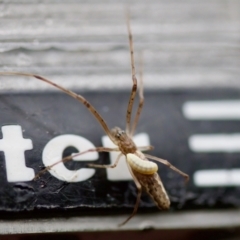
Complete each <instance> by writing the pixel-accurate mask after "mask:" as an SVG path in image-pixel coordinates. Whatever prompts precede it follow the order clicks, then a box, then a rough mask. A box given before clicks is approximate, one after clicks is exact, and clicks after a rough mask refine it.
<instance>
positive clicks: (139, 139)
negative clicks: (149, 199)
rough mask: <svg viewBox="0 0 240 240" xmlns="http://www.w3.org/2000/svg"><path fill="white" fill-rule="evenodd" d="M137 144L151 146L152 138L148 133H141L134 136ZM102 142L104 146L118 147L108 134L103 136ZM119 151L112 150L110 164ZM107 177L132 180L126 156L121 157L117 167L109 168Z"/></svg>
mask: <svg viewBox="0 0 240 240" xmlns="http://www.w3.org/2000/svg"><path fill="white" fill-rule="evenodd" d="M133 140H134V142H135V144H136V145H137V146H149V145H150V140H149V136H148V134H146V133H140V134H137V135H135V136H134V137H133ZM102 144H103V146H104V147H116V145H115V144H114V143H113V142H112V141H111V140H110V139H109V137H108V136H104V137H102ZM118 155H119V152H110V153H109V156H110V164H114V162H115V160H116V158H117V156H118ZM107 179H108V180H110V181H128V180H132V176H131V174H130V172H129V170H128V168H127V164H126V163H125V156H122V157H121V158H120V161H119V163H118V165H117V167H116V168H107Z"/></svg>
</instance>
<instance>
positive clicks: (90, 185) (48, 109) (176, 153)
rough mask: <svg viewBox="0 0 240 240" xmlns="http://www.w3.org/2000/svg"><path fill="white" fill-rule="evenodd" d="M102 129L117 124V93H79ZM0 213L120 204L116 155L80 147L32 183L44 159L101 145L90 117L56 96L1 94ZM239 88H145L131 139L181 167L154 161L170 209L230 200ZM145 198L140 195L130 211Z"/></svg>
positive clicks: (236, 170) (120, 103)
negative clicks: (69, 158)
mask: <svg viewBox="0 0 240 240" xmlns="http://www.w3.org/2000/svg"><path fill="white" fill-rule="evenodd" d="M81 94H82V95H84V97H85V98H86V99H88V100H89V101H90V102H91V103H92V104H93V105H94V106H95V108H96V109H97V110H98V111H99V113H100V114H101V115H102V116H103V118H104V119H105V120H106V122H107V123H108V125H109V127H110V128H112V127H115V126H119V127H121V128H123V129H125V118H126V116H125V115H126V108H127V103H128V98H129V93H127V92H86V93H81ZM0 111H1V119H0V125H1V139H0V173H1V174H0V180H1V186H0V193H1V194H0V210H1V211H12V212H15V211H24V210H28V211H33V210H35V209H46V210H47V209H75V208H80V209H90V208H98V209H106V208H110V209H112V208H130V207H133V205H134V204H135V200H136V193H137V191H136V187H135V185H134V182H133V181H132V180H131V176H130V174H129V172H128V170H127V167H126V165H125V160H124V159H122V160H121V161H120V163H119V166H118V167H117V168H116V169H93V168H88V167H87V164H88V163H97V164H110V163H111V162H114V160H115V157H116V156H115V155H114V154H112V153H111V154H108V153H88V154H86V155H82V156H79V158H78V159H75V160H74V161H69V162H66V163H59V164H58V165H56V167H57V168H56V169H55V170H54V168H53V169H52V170H51V171H50V172H46V173H45V174H43V175H41V176H40V178H39V179H37V180H36V181H33V178H34V176H35V174H37V173H38V172H39V171H41V170H42V169H43V168H44V166H45V165H49V164H51V163H53V162H54V161H55V162H56V161H58V160H59V159H61V158H63V157H65V156H68V155H70V154H72V153H76V152H79V151H83V150H85V149H88V148H91V147H94V146H106V147H107V146H109V144H110V145H111V143H110V141H109V139H107V137H106V136H105V133H104V132H103V130H102V128H101V126H100V124H99V123H98V122H97V121H96V119H94V117H93V116H92V114H91V113H89V111H88V110H87V109H86V108H85V107H84V106H83V105H82V104H81V103H79V102H77V101H76V100H74V99H71V98H70V97H69V96H66V95H64V94H62V93H56V92H54V93H34V94H33V93H31V94H1V96H0ZM239 129H240V92H239V91H238V90H234V89H225V90H224V89H218V90H216V89H214V90H213V89H208V90H171V91H147V92H146V93H145V104H144V109H143V112H142V115H141V118H140V122H139V125H138V127H137V132H136V136H135V141H136V143H137V144H138V145H139V146H143V145H149V144H151V145H153V146H154V147H155V148H154V150H152V151H151V152H150V153H149V154H151V155H154V156H157V157H160V158H163V159H167V160H168V161H169V162H171V163H172V164H173V165H174V166H176V167H177V168H179V169H180V170H182V171H183V172H185V173H187V174H189V176H190V181H189V183H188V184H185V183H184V179H183V178H182V176H180V175H179V174H177V173H176V172H174V171H172V170H171V169H169V168H168V167H166V166H164V165H161V164H158V165H159V174H160V176H161V179H162V181H163V184H164V186H165V188H166V190H167V192H168V194H169V196H170V199H171V201H172V207H174V208H177V209H179V208H207V207H227V206H240V200H239V199H240V188H239V186H240V159H239V158H240V130H239ZM153 206H154V203H152V201H151V200H150V198H149V197H148V196H146V195H143V197H142V200H141V204H140V208H144V207H145V208H149V207H153Z"/></svg>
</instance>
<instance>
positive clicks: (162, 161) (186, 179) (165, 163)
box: [144, 154, 189, 182]
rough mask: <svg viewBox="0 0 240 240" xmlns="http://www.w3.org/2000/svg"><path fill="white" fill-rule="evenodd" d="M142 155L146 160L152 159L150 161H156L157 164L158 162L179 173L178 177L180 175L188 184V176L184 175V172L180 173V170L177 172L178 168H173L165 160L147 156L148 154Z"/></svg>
mask: <svg viewBox="0 0 240 240" xmlns="http://www.w3.org/2000/svg"><path fill="white" fill-rule="evenodd" d="M144 155H145V157H147V158H150V159H152V160H155V161H158V162H160V163H162V164H164V165H166V166H168V167H169V168H171V169H172V170H173V171H175V172H177V173H179V174H180V175H182V176H183V177H184V178H185V181H186V182H188V180H189V176H188V175H187V174H186V173H184V172H182V171H181V170H179V169H178V168H176V167H174V166H173V165H172V164H171V163H170V162H168V161H167V160H165V159H162V158H158V157H155V156H152V155H149V154H144Z"/></svg>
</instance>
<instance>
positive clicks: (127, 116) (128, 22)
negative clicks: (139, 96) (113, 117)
mask: <svg viewBox="0 0 240 240" xmlns="http://www.w3.org/2000/svg"><path fill="white" fill-rule="evenodd" d="M127 28H128V39H129V48H130V57H131V71H132V81H133V86H132V92H131V95H130V99H129V102H128V108H127V115H126V132H127V133H128V134H129V133H130V124H131V114H132V107H133V103H134V99H135V96H136V92H137V78H136V73H135V64H134V51H133V39H132V31H131V28H130V20H129V14H127Z"/></svg>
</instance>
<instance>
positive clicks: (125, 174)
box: [0, 125, 150, 182]
mask: <svg viewBox="0 0 240 240" xmlns="http://www.w3.org/2000/svg"><path fill="white" fill-rule="evenodd" d="M2 134H3V139H1V140H0V151H3V152H4V156H5V162H6V173H7V180H8V182H19V181H21V182H24V181H31V180H33V178H34V176H35V173H34V170H33V169H32V168H28V167H26V163H25V162H26V159H25V155H24V152H25V151H26V150H31V149H33V145H32V140H30V139H25V138H23V136H22V128H21V126H19V125H7V126H3V127H2ZM133 139H134V141H135V143H136V145H137V146H148V145H150V141H149V137H148V135H147V134H146V133H141V134H138V135H136V136H134V138H133ZM102 144H103V146H104V147H116V146H115V145H114V144H113V143H112V142H111V140H110V139H109V138H108V137H107V136H104V137H102ZM67 147H74V148H76V149H77V150H78V151H79V152H83V151H86V150H88V149H91V148H95V146H94V145H93V143H92V142H90V141H89V140H88V139H86V138H83V137H81V136H77V135H72V134H66V135H61V136H57V137H55V138H53V139H51V140H50V141H49V142H48V143H47V144H46V146H45V147H44V149H43V153H42V161H43V164H44V165H45V166H49V165H52V164H54V163H56V162H59V161H60V160H61V159H62V154H63V151H64V150H65V149H66V148H67ZM118 154H119V153H116V152H111V153H110V154H109V156H110V164H113V163H114V162H115V160H116V158H117V156H118ZM73 155H74V154H73ZM98 159H99V154H98V153H97V152H88V153H86V154H83V155H80V156H77V157H74V158H73V160H74V161H96V160H98ZM106 171H107V179H108V180H110V181H128V180H131V179H132V177H131V175H130V173H129V171H128V169H127V165H126V163H125V157H124V156H123V157H122V159H121V160H120V162H119V164H118V166H117V167H116V168H111V169H106ZM49 172H50V174H51V175H53V176H54V177H56V178H57V179H59V180H62V181H66V182H81V181H86V180H87V179H89V178H91V177H92V176H93V175H94V174H95V172H96V170H95V169H94V168H81V169H78V170H69V169H67V168H66V167H65V165H64V163H63V162H59V163H58V164H56V165H55V166H53V167H52V168H51V169H50V170H49Z"/></svg>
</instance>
